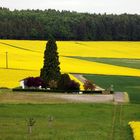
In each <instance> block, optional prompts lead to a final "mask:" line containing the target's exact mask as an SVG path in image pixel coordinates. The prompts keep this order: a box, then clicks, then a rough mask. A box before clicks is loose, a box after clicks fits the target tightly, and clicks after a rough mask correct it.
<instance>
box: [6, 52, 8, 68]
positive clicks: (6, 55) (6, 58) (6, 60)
mask: <svg viewBox="0 0 140 140" xmlns="http://www.w3.org/2000/svg"><path fill="white" fill-rule="evenodd" d="M6 69H8V52H6Z"/></svg>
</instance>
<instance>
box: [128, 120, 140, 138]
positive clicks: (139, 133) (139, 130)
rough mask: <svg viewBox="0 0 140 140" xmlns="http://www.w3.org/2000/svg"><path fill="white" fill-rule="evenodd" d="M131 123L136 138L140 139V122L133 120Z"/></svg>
mask: <svg viewBox="0 0 140 140" xmlns="http://www.w3.org/2000/svg"><path fill="white" fill-rule="evenodd" d="M129 125H130V127H131V128H132V131H133V137H134V140H140V122H139V121H131V122H129Z"/></svg>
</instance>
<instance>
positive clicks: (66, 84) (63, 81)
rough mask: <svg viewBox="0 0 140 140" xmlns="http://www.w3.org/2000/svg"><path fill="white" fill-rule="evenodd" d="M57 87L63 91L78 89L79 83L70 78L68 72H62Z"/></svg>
mask: <svg viewBox="0 0 140 140" xmlns="http://www.w3.org/2000/svg"><path fill="white" fill-rule="evenodd" d="M58 89H59V90H65V91H70V90H79V89H80V85H79V83H77V82H75V81H74V80H71V79H70V77H69V75H68V74H62V75H61V77H60V80H59V81H58Z"/></svg>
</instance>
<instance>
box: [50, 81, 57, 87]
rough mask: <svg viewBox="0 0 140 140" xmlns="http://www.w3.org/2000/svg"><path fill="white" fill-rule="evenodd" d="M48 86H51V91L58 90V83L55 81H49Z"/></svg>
mask: <svg viewBox="0 0 140 140" xmlns="http://www.w3.org/2000/svg"><path fill="white" fill-rule="evenodd" d="M48 86H49V87H50V88H51V89H56V88H57V81H55V80H51V81H49V83H48Z"/></svg>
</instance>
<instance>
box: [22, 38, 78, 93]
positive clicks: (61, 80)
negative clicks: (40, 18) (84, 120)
mask: <svg viewBox="0 0 140 140" xmlns="http://www.w3.org/2000/svg"><path fill="white" fill-rule="evenodd" d="M59 64H60V62H59V55H58V52H57V44H56V41H55V40H54V38H53V37H52V36H51V37H50V38H49V39H48V42H47V44H46V49H45V51H44V64H43V67H42V68H41V70H40V77H28V78H26V79H24V85H25V86H26V87H29V88H30V87H31V88H32V87H34V88H39V87H40V88H50V89H58V90H63V91H73V90H75V91H78V90H80V85H79V83H77V82H75V81H74V80H71V79H70V77H69V75H68V74H61V72H60V66H59Z"/></svg>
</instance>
